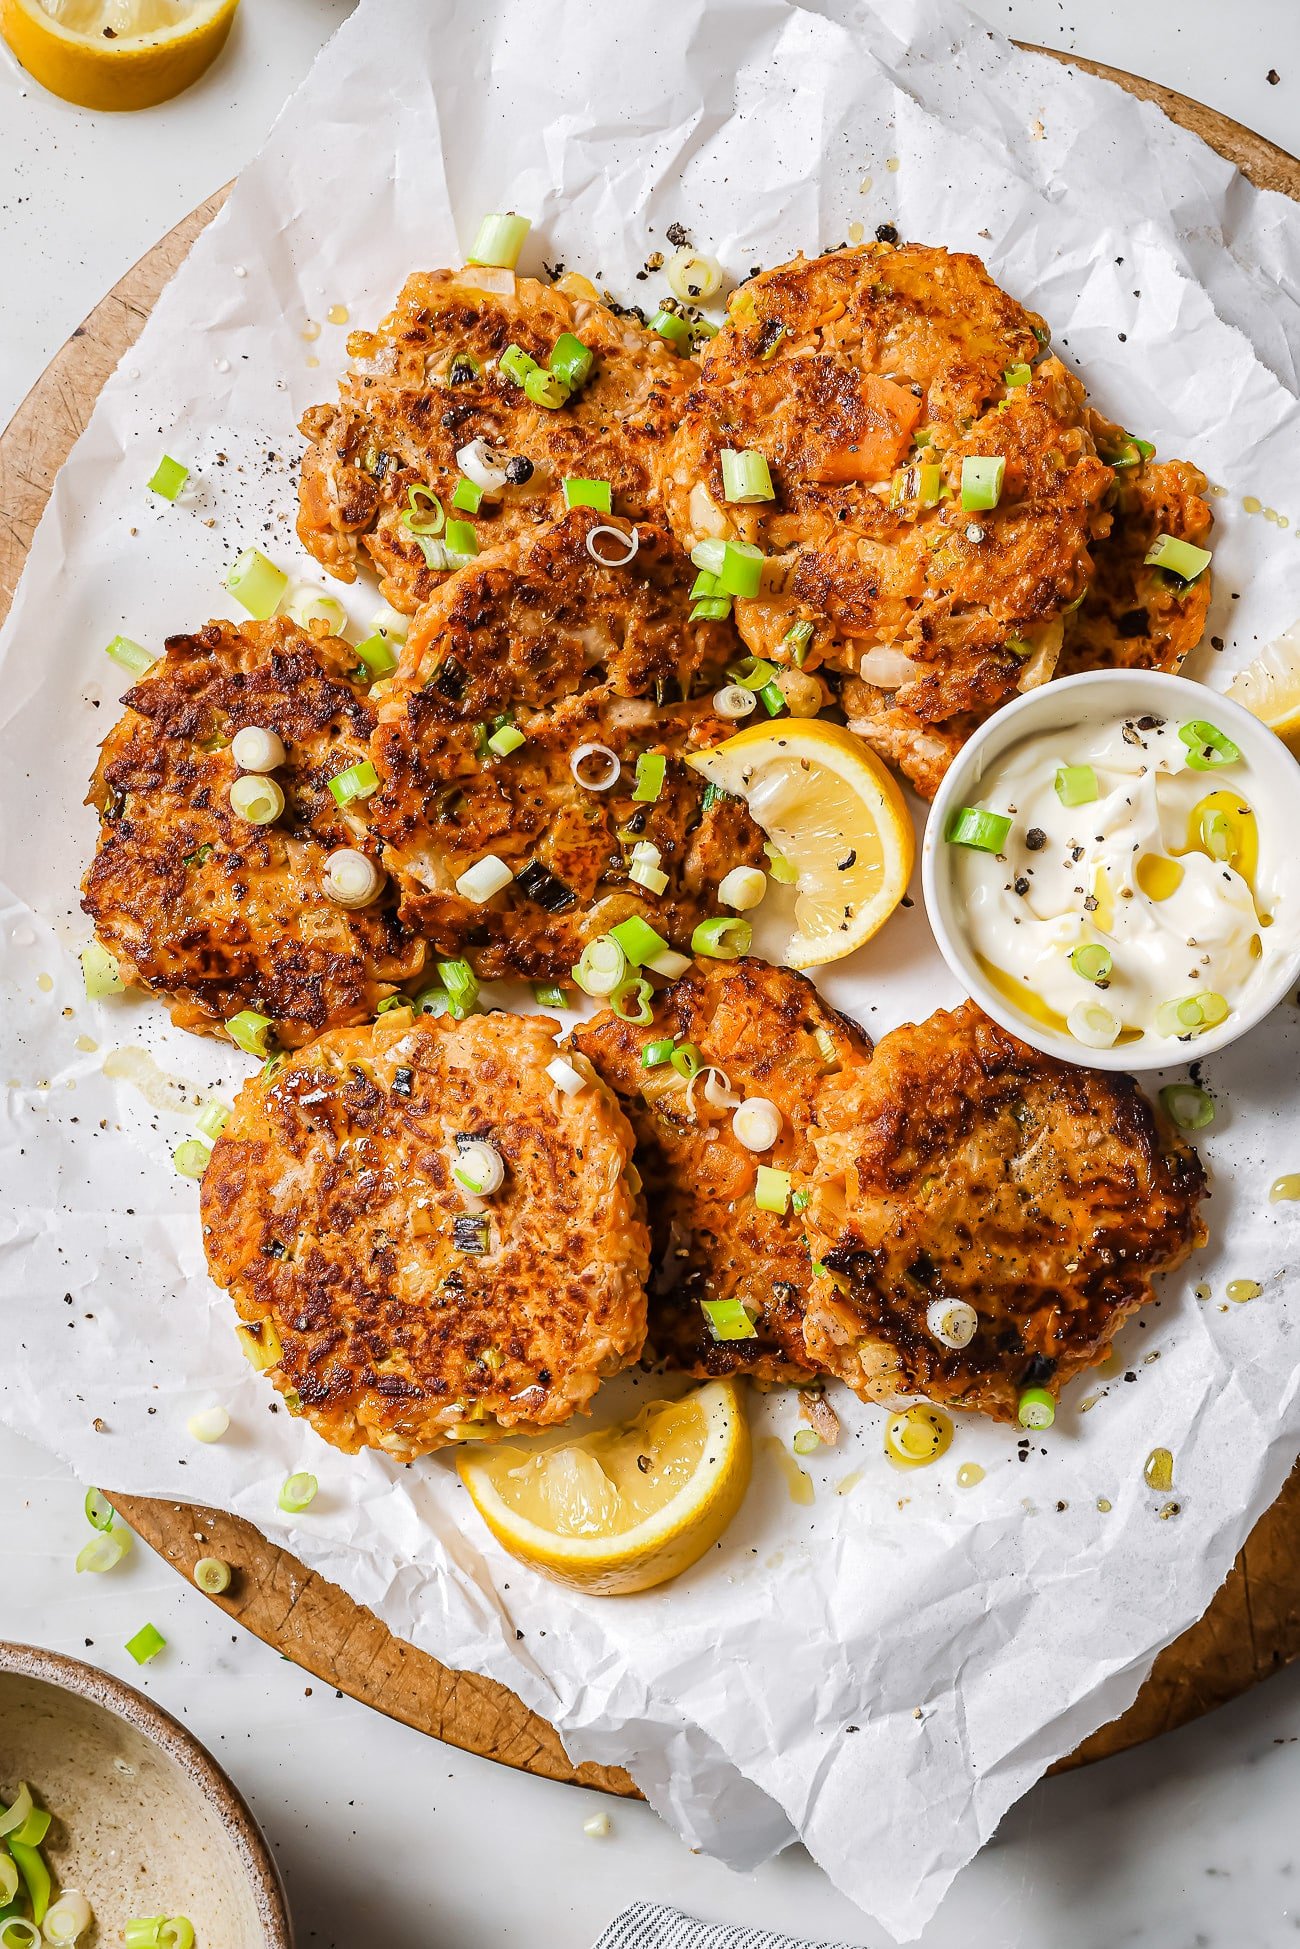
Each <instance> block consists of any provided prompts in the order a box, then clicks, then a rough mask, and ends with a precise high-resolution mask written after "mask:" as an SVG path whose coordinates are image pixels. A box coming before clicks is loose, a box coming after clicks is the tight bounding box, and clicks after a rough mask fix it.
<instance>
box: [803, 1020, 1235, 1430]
mask: <svg viewBox="0 0 1300 1949" xmlns="http://www.w3.org/2000/svg"><path fill="white" fill-rule="evenodd" d="M812 1142H813V1147H814V1149H815V1151H816V1155H817V1171H816V1175H815V1178H814V1186H813V1195H812V1200H811V1203H810V1205H809V1209H808V1228H809V1237H810V1242H811V1246H812V1250H813V1253H814V1256H815V1257H816V1259H817V1260H818V1262H819V1264H820V1266H821V1267H822V1268H823V1269H822V1270H821V1271H820V1272H819V1274H818V1275H817V1277H815V1278H814V1279H813V1281H812V1291H811V1296H810V1298H809V1301H808V1306H807V1311H806V1313H805V1319H804V1331H805V1335H806V1338H807V1342H808V1347H809V1351H810V1353H811V1354H812V1356H813V1358H814V1359H815V1360H817V1361H818V1362H819V1364H821V1365H823V1366H824V1367H825V1368H826V1369H827V1370H828V1371H830V1372H831V1373H834V1374H836V1375H838V1376H839V1377H840V1379H842V1380H844V1381H847V1383H848V1385H849V1386H850V1387H851V1388H853V1389H854V1391H855V1392H856V1393H858V1394H860V1395H861V1396H862V1397H863V1399H864V1400H878V1401H887V1402H888V1401H895V1400H898V1399H900V1398H905V1397H907V1396H909V1395H922V1396H924V1397H925V1398H926V1399H928V1400H931V1401H935V1402H938V1403H940V1404H941V1405H943V1406H945V1407H957V1408H973V1409H978V1410H979V1411H981V1412H982V1413H985V1414H989V1415H992V1416H993V1417H994V1418H995V1419H998V1420H1002V1421H1014V1420H1015V1419H1016V1414H1017V1405H1018V1402H1019V1397H1020V1394H1021V1391H1022V1390H1023V1389H1024V1388H1026V1387H1043V1388H1047V1389H1049V1390H1050V1392H1051V1393H1052V1394H1053V1395H1056V1394H1057V1393H1058V1392H1059V1390H1060V1388H1061V1387H1062V1386H1063V1384H1064V1383H1065V1382H1066V1381H1067V1380H1069V1379H1070V1377H1071V1376H1072V1375H1073V1374H1076V1373H1078V1372H1080V1371H1081V1370H1082V1369H1084V1368H1087V1367H1091V1366H1094V1365H1095V1364H1096V1363H1097V1362H1098V1361H1100V1360H1102V1359H1103V1358H1104V1357H1105V1354H1106V1351H1107V1349H1108V1348H1109V1346H1110V1343H1111V1340H1112V1338H1113V1336H1114V1334H1115V1333H1116V1331H1117V1330H1118V1328H1119V1327H1120V1326H1121V1325H1122V1324H1123V1323H1124V1321H1125V1320H1126V1319H1127V1318H1128V1317H1129V1316H1130V1315H1131V1314H1132V1313H1134V1312H1136V1311H1137V1309H1138V1308H1139V1307H1140V1306H1143V1305H1145V1304H1146V1302H1147V1301H1148V1300H1149V1299H1150V1298H1151V1295H1152V1285H1151V1282H1152V1278H1153V1276H1154V1275H1155V1274H1156V1273H1160V1272H1168V1271H1170V1270H1171V1269H1172V1268H1173V1267H1175V1266H1177V1265H1179V1264H1181V1262H1182V1261H1183V1260H1184V1259H1185V1258H1186V1256H1187V1254H1188V1253H1189V1252H1190V1251H1192V1250H1193V1249H1194V1248H1195V1247H1196V1246H1197V1245H1199V1244H1201V1243H1203V1241H1204V1238H1205V1232H1204V1228H1203V1226H1202V1224H1201V1222H1200V1219H1199V1217H1198V1215H1197V1206H1198V1204H1199V1201H1200V1199H1201V1197H1202V1196H1203V1195H1204V1193H1205V1189H1206V1184H1205V1174H1204V1172H1203V1171H1202V1169H1201V1165H1200V1161H1199V1159H1198V1158H1197V1156H1196V1153H1195V1152H1194V1151H1193V1150H1192V1149H1191V1148H1190V1147H1189V1146H1188V1145H1187V1144H1185V1143H1184V1142H1183V1141H1182V1140H1181V1139H1180V1138H1179V1137H1178V1136H1177V1134H1176V1133H1175V1132H1174V1130H1173V1129H1172V1127H1171V1126H1169V1125H1168V1124H1167V1123H1166V1122H1165V1120H1164V1118H1163V1117H1162V1116H1160V1115H1158V1114H1157V1113H1156V1112H1155V1111H1154V1110H1153V1108H1152V1106H1151V1104H1150V1103H1148V1102H1147V1100H1146V1098H1145V1097H1144V1096H1143V1095H1142V1093H1141V1091H1140V1090H1139V1089H1138V1086H1137V1084H1136V1083H1135V1082H1134V1080H1133V1078H1132V1077H1131V1076H1122V1075H1115V1074H1112V1073H1110V1072H1108V1071H1105V1070H1098V1069H1083V1068H1078V1067H1075V1066H1074V1065H1072V1064H1068V1063H1061V1062H1057V1061H1055V1060H1054V1059H1053V1058H1052V1057H1050V1056H1044V1055H1040V1054H1039V1053H1038V1052H1037V1051H1036V1050H1034V1049H1031V1048H1029V1047H1028V1046H1027V1044H1025V1043H1023V1042H1020V1041H1018V1040H1017V1039H1016V1038H1015V1037H1014V1036H1011V1035H1008V1034H1007V1033H1006V1031H1005V1030H1003V1029H1001V1028H999V1027H998V1025H997V1024H996V1023H995V1022H991V1021H990V1020H989V1019H988V1017H987V1016H985V1015H983V1014H982V1013H981V1012H980V1010H979V1009H978V1008H976V1006H975V1004H974V1003H973V1002H966V1003H964V1004H963V1005H962V1007H961V1008H959V1009H957V1010H956V1011H955V1012H953V1013H948V1012H947V1011H944V1010H941V1011H939V1012H938V1013H937V1014H935V1015H932V1016H931V1017H930V1018H929V1020H928V1021H925V1022H921V1023H909V1024H907V1025H906V1026H905V1027H903V1028H899V1029H895V1030H894V1031H893V1032H892V1033H891V1034H889V1035H887V1036H885V1037H883V1038H882V1040H881V1041H880V1042H879V1043H877V1045H876V1050H875V1054H874V1056H873V1058H872V1061H871V1064H870V1066H869V1067H868V1068H866V1069H865V1070H853V1071H850V1072H848V1073H847V1074H846V1075H845V1076H843V1077H840V1078H837V1079H834V1080H833V1081H832V1083H830V1084H829V1085H828V1086H827V1088H826V1090H825V1091H824V1092H823V1095H822V1097H821V1100H820V1103H819V1109H818V1128H817V1129H816V1130H815V1131H814V1132H813V1136H812ZM935 1301H945V1302H949V1303H954V1302H962V1303H965V1304H966V1305H968V1306H971V1307H973V1308H974V1310H975V1312H976V1314H977V1315H978V1326H977V1328H976V1331H975V1334H974V1337H973V1338H972V1339H971V1340H970V1342H969V1344H968V1345H966V1346H965V1347H963V1348H950V1347H948V1346H946V1345H944V1344H942V1343H941V1342H940V1341H939V1340H938V1339H937V1338H936V1337H935V1335H934V1334H933V1333H932V1332H931V1331H930V1330H929V1328H928V1326H927V1312H928V1309H929V1307H930V1306H931V1304H932V1303H933V1302H935Z"/></svg>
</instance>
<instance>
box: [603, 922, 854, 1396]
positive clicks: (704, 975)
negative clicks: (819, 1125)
mask: <svg viewBox="0 0 1300 1949" xmlns="http://www.w3.org/2000/svg"><path fill="white" fill-rule="evenodd" d="M669 1036H673V1037H675V1038H677V1040H678V1043H679V1046H680V1045H682V1044H690V1045H692V1046H693V1047H694V1048H695V1049H696V1050H697V1051H698V1053H699V1057H700V1060H701V1062H702V1063H704V1064H706V1065H709V1066H710V1067H711V1068H712V1069H713V1070H714V1071H715V1072H717V1071H720V1072H721V1075H720V1076H718V1075H716V1074H715V1079H714V1087H713V1091H712V1095H714V1096H721V1098H722V1099H723V1100H720V1101H713V1100H711V1093H710V1092H709V1091H708V1090H706V1087H705V1085H706V1082H707V1081H708V1079H707V1078H706V1077H705V1076H703V1075H700V1076H699V1077H697V1079H696V1080H695V1081H694V1082H692V1083H688V1081H687V1080H686V1078H685V1077H684V1076H681V1075H679V1074H678V1073H677V1071H676V1070H674V1069H673V1067H672V1066H671V1064H670V1063H665V1062H660V1063H658V1064H657V1065H656V1066H655V1067H654V1068H651V1069H647V1068H645V1067H644V1066H643V1063H642V1053H643V1051H644V1050H645V1049H646V1048H648V1047H649V1046H650V1045H651V1044H652V1043H654V1042H657V1041H662V1040H664V1039H665V1038H667V1037H669ZM572 1040H573V1045H574V1047H575V1048H576V1049H579V1050H580V1051H581V1052H582V1053H583V1054H584V1055H585V1056H587V1057H588V1058H589V1059H590V1061H591V1063H592V1065H593V1067H594V1068H595V1069H596V1071H597V1073H598V1074H599V1075H600V1076H601V1077H602V1078H603V1079H604V1080H605V1081H606V1082H607V1083H608V1084H609V1085H610V1087H611V1088H612V1089H614V1090H615V1091H616V1092H617V1093H618V1097H619V1100H620V1102H621V1103H622V1105H623V1107H624V1109H625V1110H626V1112H627V1114H628V1116H629V1118H630V1119H631V1122H632V1128H633V1129H634V1131H635V1132H636V1140H637V1153H636V1155H637V1167H638V1169H639V1170H640V1172H641V1175H642V1178H643V1179H644V1181H645V1188H646V1196H647V1201H648V1206H649V1210H650V1219H651V1227H652V1231H653V1236H654V1259H655V1274H654V1279H653V1282H652V1295H653V1296H652V1299H651V1305H650V1327H649V1348H650V1350H651V1351H652V1352H653V1353H654V1354H655V1355H657V1356H658V1357H659V1358H661V1359H664V1360H666V1361H667V1362H668V1364H669V1365H670V1366H674V1367H680V1368H684V1369H685V1370H686V1371H687V1372H688V1373H692V1374H704V1375H715V1374H735V1373H749V1374H756V1375H758V1376H759V1377H760V1378H763V1379H766V1380H798V1379H807V1378H809V1376H810V1374H811V1372H812V1369H813V1367H814V1365H815V1363H814V1362H812V1361H810V1359H809V1357H808V1352H807V1349H806V1347H805V1344H804V1335H803V1309H804V1305H805V1302H806V1300H807V1296H808V1288H809V1280H810V1262H809V1257H808V1249H807V1245H806V1243H805V1239H804V1220H803V1217H802V1216H801V1212H800V1210H799V1209H796V1208H795V1206H796V1205H798V1206H799V1207H800V1208H802V1206H803V1204H804V1202H805V1200H806V1197H807V1187H808V1182H809V1178H808V1173H809V1171H810V1169H811V1167H812V1166H813V1164H814V1163H815V1159H814V1157H813V1155H812V1152H811V1149H810V1145H809V1137H810V1133H811V1132H812V1131H813V1130H814V1128H815V1125H816V1118H817V1115H818V1112H819V1106H820V1104H821V1101H822V1097H823V1094H824V1092H825V1091H826V1089H827V1088H828V1086H829V1084H828V1079H830V1078H832V1077H835V1076H839V1077H845V1076H849V1075H852V1074H854V1073H856V1072H857V1071H858V1070H859V1069H860V1068H861V1067H862V1065H863V1064H864V1063H865V1062H867V1060H868V1059H869V1056H870V1052H871V1044H870V1042H869V1041H868V1039H867V1037H866V1036H865V1034H864V1033H863V1032H862V1030H860V1029H859V1028H858V1027H857V1026H856V1024H854V1023H852V1022H849V1021H846V1020H845V1018H844V1017H843V1016H841V1015H838V1014H837V1013H836V1012H835V1010H834V1009H832V1008H829V1007H828V1006H827V1004H826V1003H825V1002H824V1001H823V1000H822V998H821V996H820V995H819V994H818V993H817V990H816V989H815V988H814V987H813V985H812V983H811V982H810V981H807V980H805V978H804V977H803V976H802V975H798V974H792V973H790V972H789V971H788V970H787V969H784V968H773V967H769V966H768V965H767V964H766V963H765V962H762V961H755V960H749V959H746V960H741V961H735V962H718V961H711V962H703V961H701V962H697V963H696V965H695V966H694V967H693V968H692V969H691V971H690V973H689V974H686V975H683V976H682V978H681V980H680V981H678V982H675V983H674V984H673V986H672V987H671V988H669V989H667V990H665V992H664V993H663V994H662V995H660V996H659V997H658V998H657V1001H656V1004H655V1016H654V1022H653V1024H652V1025H651V1026H650V1027H649V1028H634V1027H632V1026H631V1025H630V1024H628V1023H626V1022H622V1021H620V1020H619V1018H618V1017H617V1016H616V1015H614V1014H612V1013H611V1012H609V1011H608V1010H606V1011H604V1012H603V1013H601V1014H599V1015H596V1016H593V1018H592V1019H591V1020H590V1021H589V1022H584V1023H580V1024H579V1026H578V1027H577V1028H576V1029H575V1030H574V1032H573V1037H572ZM758 1096H762V1097H766V1098H767V1099H768V1100H769V1101H770V1102H772V1103H775V1104H776V1106H777V1108H778V1109H779V1110H780V1112H781V1119H782V1127H781V1134H780V1136H779V1138H778V1140H777V1142H776V1144H775V1145H774V1146H773V1148H772V1149H771V1150H770V1151H765V1152H763V1153H762V1154H761V1155H756V1154H755V1153H754V1152H753V1151H750V1150H746V1149H745V1147H744V1146H743V1145H742V1144H741V1143H740V1142H739V1141H738V1140H737V1138H736V1137H735V1135H734V1133H733V1131H732V1127H731V1120H732V1113H733V1112H732V1108H731V1107H729V1104H728V1102H727V1100H726V1099H727V1098H729V1099H730V1104H731V1105H734V1104H735V1103H736V1102H737V1101H739V1100H740V1099H742V1098H745V1097H758ZM760 1165H768V1166H770V1167H771V1168H773V1169H774V1170H778V1171H787V1172H789V1173H790V1175H791V1186H790V1194H791V1202H790V1204H789V1205H788V1206H787V1209H786V1211H785V1212H783V1213H780V1212H774V1211H765V1210H760V1209H759V1207H758V1205H757V1204H756V1203H755V1201H754V1192H755V1185H756V1181H757V1175H758V1167H759V1166H760ZM719 1300H722V1301H726V1300H734V1301H737V1302H739V1304H740V1306H741V1307H743V1308H744V1309H745V1311H746V1312H747V1313H748V1314H749V1315H750V1317H751V1320H752V1337H751V1338H746V1339H738V1340H717V1339H715V1338H714V1337H713V1333H712V1332H711V1330H710V1327H709V1323H708V1317H707V1315H706V1314H705V1313H704V1312H703V1311H702V1310H701V1302H702V1301H719Z"/></svg>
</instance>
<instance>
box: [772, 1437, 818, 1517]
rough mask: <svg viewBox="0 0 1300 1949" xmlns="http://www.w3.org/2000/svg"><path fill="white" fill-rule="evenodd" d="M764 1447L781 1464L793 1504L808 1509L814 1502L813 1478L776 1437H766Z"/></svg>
mask: <svg viewBox="0 0 1300 1949" xmlns="http://www.w3.org/2000/svg"><path fill="white" fill-rule="evenodd" d="M763 1446H764V1447H765V1448H766V1449H767V1450H768V1453H769V1454H771V1455H774V1456H775V1457H776V1459H777V1461H778V1462H779V1463H780V1467H781V1473H782V1475H783V1476H784V1477H785V1486H786V1488H787V1489H788V1490H789V1492H790V1500H791V1502H797V1503H800V1504H801V1505H803V1506H804V1507H807V1505H808V1504H809V1503H810V1502H811V1501H812V1500H813V1497H814V1494H815V1491H814V1489H813V1481H812V1477H811V1476H810V1475H809V1473H808V1471H807V1469H801V1468H800V1466H799V1464H798V1462H796V1461H795V1459H794V1456H793V1455H792V1454H791V1453H790V1451H789V1449H788V1448H787V1447H786V1445H785V1443H784V1442H783V1441H781V1440H780V1439H779V1438H778V1437H777V1436H776V1435H764V1437H763Z"/></svg>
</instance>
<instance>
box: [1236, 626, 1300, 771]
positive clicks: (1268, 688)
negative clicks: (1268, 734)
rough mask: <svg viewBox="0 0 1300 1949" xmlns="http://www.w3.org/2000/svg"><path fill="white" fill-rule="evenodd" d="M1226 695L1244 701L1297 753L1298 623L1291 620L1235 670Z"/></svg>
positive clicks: (1299, 727)
mask: <svg viewBox="0 0 1300 1949" xmlns="http://www.w3.org/2000/svg"><path fill="white" fill-rule="evenodd" d="M1228 696H1229V697H1235V698H1236V700H1237V702H1238V703H1239V704H1244V705H1245V706H1246V709H1247V710H1248V711H1250V712H1251V714H1252V715H1253V716H1255V717H1258V718H1260V719H1262V721H1263V722H1264V723H1265V724H1267V725H1268V727H1269V729H1270V730H1272V731H1276V732H1277V735H1278V736H1279V737H1280V738H1282V739H1283V740H1284V741H1285V742H1286V743H1287V744H1289V745H1290V747H1291V749H1292V750H1293V751H1294V752H1295V753H1296V754H1297V756H1300V623H1293V624H1292V626H1291V628H1290V629H1289V630H1287V632H1286V634H1285V635H1283V636H1279V638H1278V640H1277V642H1276V643H1270V644H1269V646H1268V648H1267V649H1266V650H1261V652H1260V654H1259V655H1258V656H1257V657H1256V658H1255V661H1254V662H1253V663H1251V664H1249V665H1248V666H1247V668H1246V669H1244V670H1241V671H1239V672H1238V674H1237V675H1236V676H1235V677H1234V678H1233V680H1232V682H1231V683H1230V684H1229V685H1228Z"/></svg>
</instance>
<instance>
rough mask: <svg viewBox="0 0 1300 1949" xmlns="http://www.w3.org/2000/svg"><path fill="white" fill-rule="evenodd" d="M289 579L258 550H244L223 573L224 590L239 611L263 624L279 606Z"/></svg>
mask: <svg viewBox="0 0 1300 1949" xmlns="http://www.w3.org/2000/svg"><path fill="white" fill-rule="evenodd" d="M288 586H289V578H288V576H287V575H286V574H285V573H284V570H283V569H278V568H277V567H276V566H275V563H274V562H271V561H268V560H267V558H266V556H265V555H263V554H262V553H261V551H260V549H256V548H246V549H245V550H244V552H243V554H242V555H240V556H238V557H237V558H236V560H235V561H234V562H232V564H231V566H230V568H229V569H228V570H227V571H226V587H227V588H228V589H229V591H230V593H231V595H232V596H233V597H234V598H235V601H236V602H237V603H238V604H239V605H240V607H241V608H242V609H246V610H247V611H248V613H249V615H250V616H252V617H253V618H254V619H255V620H256V621H257V622H259V623H264V622H266V621H267V620H268V618H269V617H271V616H273V615H274V614H275V612H276V610H277V609H278V608H279V606H280V602H281V600H282V598H283V596H284V592H285V590H286V589H287V588H288Z"/></svg>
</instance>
